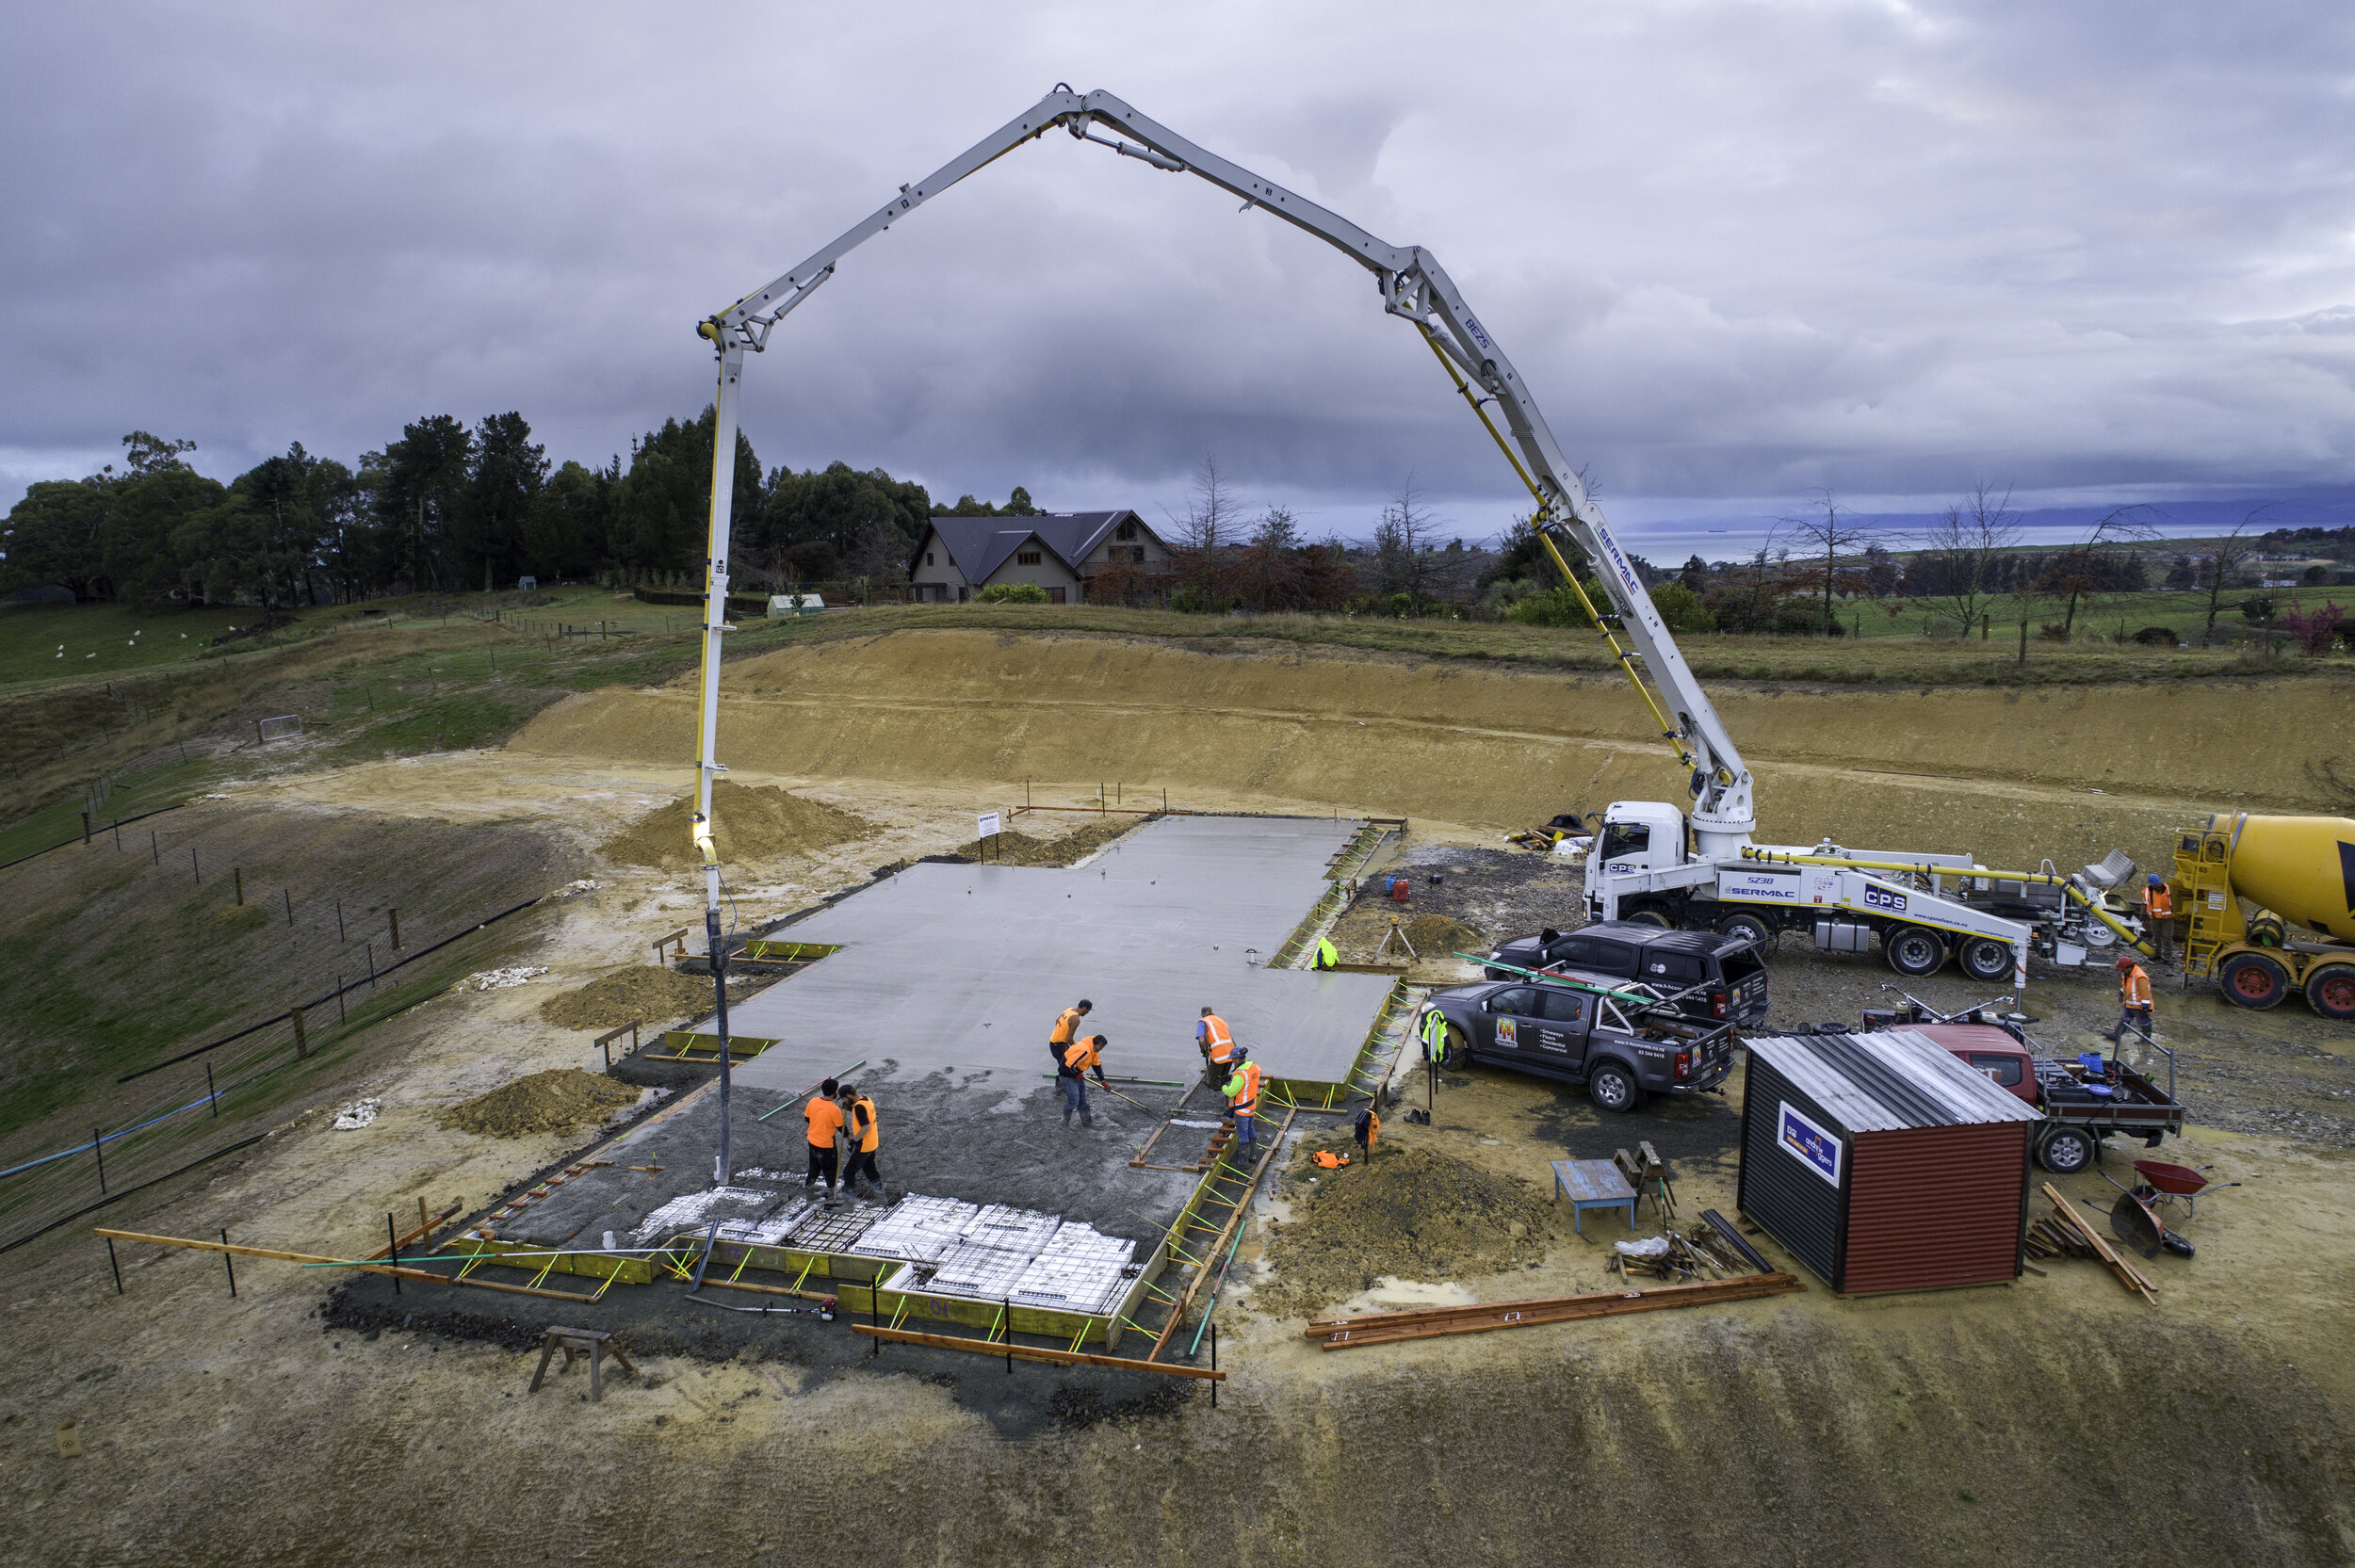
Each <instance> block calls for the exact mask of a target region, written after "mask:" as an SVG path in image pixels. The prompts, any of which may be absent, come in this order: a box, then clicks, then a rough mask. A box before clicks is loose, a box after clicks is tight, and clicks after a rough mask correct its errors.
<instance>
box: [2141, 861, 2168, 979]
mask: <svg viewBox="0 0 2355 1568" xmlns="http://www.w3.org/2000/svg"><path fill="white" fill-rule="evenodd" d="M2142 926H2143V929H2144V930H2146V931H2148V932H2149V933H2150V936H2151V944H2152V946H2153V947H2155V948H2156V949H2157V953H2156V957H2157V959H2158V961H2159V962H2161V963H2172V962H2175V894H2174V891H2173V890H2172V889H2171V888H2169V887H2168V885H2167V879H2166V878H2165V877H2152V879H2151V880H2150V881H2147V882H2145V883H2143V886H2142Z"/></svg>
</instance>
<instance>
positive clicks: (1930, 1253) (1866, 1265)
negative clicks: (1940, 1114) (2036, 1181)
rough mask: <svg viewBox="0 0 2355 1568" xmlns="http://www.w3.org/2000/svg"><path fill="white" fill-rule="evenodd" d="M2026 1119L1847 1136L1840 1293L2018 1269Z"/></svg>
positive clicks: (1997, 1277)
mask: <svg viewBox="0 0 2355 1568" xmlns="http://www.w3.org/2000/svg"><path fill="white" fill-rule="evenodd" d="M2027 1126H2028V1123H2024V1122H1997V1123H1989V1124H1987V1125H1983V1126H1975V1127H1914V1128H1908V1129H1907V1130H1906V1131H1903V1132H1877V1133H1859V1134H1857V1135H1856V1137H1855V1138H1854V1139H1853V1140H1852V1141H1851V1147H1852V1149H1853V1151H1854V1153H1853V1161H1854V1170H1853V1172H1852V1173H1851V1174H1850V1176H1849V1178H1848V1249H1847V1257H1846V1259H1845V1260H1844V1261H1845V1272H1844V1274H1843V1278H1842V1280H1841V1282H1840V1287H1841V1288H1842V1289H1843V1290H1845V1291H1847V1292H1849V1293H1850V1294H1860V1293H1865V1292H1871V1291H1879V1290H1931V1289H1937V1288H1939V1287H1941V1286H1944V1285H1990V1284H1994V1283H1996V1282H1998V1281H2002V1280H2008V1279H2012V1278H2015V1277H2017V1276H2018V1274H2019V1272H2020V1227H2021V1225H2022V1222H2023V1219H2024V1216H2023V1212H2022V1205H2023V1204H2025V1203H2026V1201H2027V1170H2028V1137H2027Z"/></svg>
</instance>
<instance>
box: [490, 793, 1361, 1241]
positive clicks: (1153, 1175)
mask: <svg viewBox="0 0 2355 1568" xmlns="http://www.w3.org/2000/svg"><path fill="white" fill-rule="evenodd" d="M1355 830H1356V824H1355V823H1349V822H1343V823H1340V824H1339V825H1336V824H1333V823H1330V822H1316V821H1300V820H1294V819H1267V818H1259V817H1172V818H1165V819H1163V820H1161V821H1159V822H1154V823H1150V824H1148V825H1146V826H1145V827H1144V828H1141V829H1139V830H1138V831H1137V832H1134V833H1132V834H1130V835H1129V837H1127V838H1125V839H1123V840H1121V841H1120V842H1119V843H1118V844H1116V845H1114V846H1113V847H1111V848H1109V849H1106V850H1105V851H1104V852H1103V853H1101V854H1100V855H1098V856H1097V857H1096V859H1095V860H1093V861H1091V862H1089V863H1088V864H1086V865H1078V866H1071V867H1067V868H1064V869H1060V870H1050V869H1043V868H1038V867H1027V866H995V865H990V866H980V865H918V866H913V867H911V868H909V869H908V870H906V871H903V872H901V874H899V875H898V876H896V877H892V878H888V879H886V880H885V881H883V882H880V883H878V884H877V885H875V886H873V887H870V888H865V889H862V890H861V891H860V892H858V893H857V894H856V895H854V896H853V897H849V898H845V899H843V900H842V901H841V902H840V903H839V904H836V905H835V906H834V907H833V908H831V909H828V910H825V911H823V912H821V913H818V914H816V915H813V916H811V917H809V918H808V919H805V920H803V921H800V922H798V923H796V924H795V925H793V926H791V927H789V928H788V929H787V930H786V931H783V932H780V933H779V935H780V936H788V937H790V938H792V939H795V940H799V941H804V942H824V943H840V944H842V950H841V951H840V952H837V953H835V954H832V955H830V956H829V957H827V958H824V959H821V960H820V961H819V962H817V963H815V964H812V965H811V966H810V967H809V968H807V969H804V970H803V971H801V972H800V973H799V974H796V975H794V976H792V977H791V978H788V979H785V980H782V981H780V982H778V983H777V984H775V985H773V986H771V987H770V988H769V989H768V990H766V991H763V992H761V993H760V994H757V995H755V996H754V997H752V998H751V999H749V1000H748V1001H747V1002H745V1003H744V1004H743V1005H742V1006H739V1007H737V1008H735V1009H732V1010H731V1011H730V1016H729V1024H730V1027H731V1029H732V1030H733V1032H735V1033H736V1034H739V1035H743V1036H749V1037H755V1038H770V1039H776V1040H779V1041H781V1042H782V1043H780V1044H778V1045H775V1046H772V1047H771V1048H770V1049H769V1050H768V1051H766V1052H764V1053H763V1054H762V1055H760V1056H759V1057H756V1058H755V1059H753V1060H751V1061H749V1062H746V1063H744V1064H743V1065H742V1066H740V1067H739V1068H738V1069H737V1070H736V1073H735V1075H734V1076H735V1086H734V1088H735V1107H736V1108H735V1114H734V1117H733V1119H732V1125H733V1129H734V1132H733V1137H734V1164H735V1169H736V1172H737V1181H736V1184H735V1185H736V1186H737V1187H739V1188H746V1189H764V1190H767V1191H769V1192H771V1194H773V1201H771V1202H769V1203H767V1204H754V1205H753V1208H754V1209H756V1210H759V1211H760V1212H773V1211H776V1210H779V1209H782V1208H783V1207H785V1206H786V1205H788V1204H792V1203H794V1202H796V1201H798V1198H799V1196H800V1194H801V1192H802V1188H801V1182H800V1177H801V1174H802V1170H803V1166H804V1152H805V1145H804V1140H803V1123H802V1117H801V1115H800V1103H801V1100H802V1098H803V1097H804V1095H806V1094H807V1093H808V1091H809V1090H810V1088H811V1086H812V1085H814V1084H815V1083H816V1082H817V1081H818V1080H819V1079H820V1078H822V1077H825V1076H827V1075H830V1074H833V1073H835V1072H836V1071H837V1070H839V1069H842V1068H846V1067H848V1066H850V1065H851V1064H852V1063H853V1062H856V1061H860V1060H862V1059H863V1060H864V1061H865V1063H866V1065H864V1066H862V1067H860V1068H859V1069H858V1071H857V1073H856V1074H855V1078H856V1081H857V1082H858V1084H859V1085H860V1087H861V1088H862V1089H864V1090H866V1091H869V1092H870V1093H872V1094H873V1095H874V1096H875V1098H876V1100H877V1102H878V1106H879V1108H880V1110H881V1113H882V1122H883V1151H882V1166H883V1172H884V1176H885V1180H886V1182H888V1183H889V1185H890V1188H891V1190H892V1192H893V1194H894V1195H895V1196H896V1195H897V1194H899V1193H901V1192H905V1191H911V1190H912V1191H916V1192H922V1193H931V1194H935V1195H938V1196H941V1197H947V1198H955V1199H959V1200H962V1201H964V1202H967V1203H973V1204H990V1203H1001V1204H1017V1205H1020V1206H1023V1207H1028V1208H1036V1209H1042V1210H1045V1211H1048V1212H1049V1213H1054V1214H1061V1215H1063V1216H1064V1217H1066V1218H1068V1219H1072V1220H1085V1221H1087V1222H1089V1223H1091V1224H1093V1225H1095V1226H1096V1228H1097V1229H1098V1230H1101V1231H1103V1232H1105V1233H1107V1234H1109V1235H1115V1236H1122V1237H1129V1238H1130V1239H1133V1240H1135V1241H1137V1242H1138V1243H1140V1245H1141V1247H1149V1246H1151V1245H1152V1244H1153V1243H1154V1242H1156V1241H1157V1240H1158V1239H1159V1234H1160V1232H1161V1229H1163V1228H1164V1227H1166V1226H1167V1225H1168V1223H1169V1222H1170V1220H1172V1219H1174V1218H1175V1216H1176V1214H1177V1212H1178V1206H1179V1205H1180V1204H1183V1202H1184V1201H1185V1197H1186V1194H1187V1193H1189V1192H1190V1191H1192V1190H1193V1188H1194V1181H1195V1179H1196V1178H1195V1177H1194V1175H1192V1174H1191V1173H1188V1172H1174V1171H1154V1170H1144V1171H1140V1170H1134V1169H1131V1168H1130V1167H1129V1156H1130V1155H1131V1154H1132V1153H1133V1152H1134V1151H1135V1149H1136V1148H1137V1146H1138V1145H1139V1144H1141V1143H1143V1142H1144V1141H1145V1138H1146V1137H1147V1136H1148V1135H1149V1134H1150V1133H1151V1131H1152V1130H1153V1128H1154V1127H1156V1126H1158V1125H1159V1124H1160V1123H1161V1119H1162V1117H1163V1116H1165V1115H1167V1114H1168V1113H1169V1112H1170V1110H1171V1109H1172V1108H1174V1107H1177V1106H1178V1103H1179V1101H1180V1099H1181V1098H1182V1099H1183V1100H1184V1101H1185V1102H1186V1104H1187V1109H1186V1110H1185V1112H1184V1115H1185V1116H1186V1117H1187V1118H1189V1119H1192V1120H1195V1121H1203V1120H1211V1121H1214V1120H1215V1119H1216V1116H1217V1107H1218V1105H1219V1103H1220V1102H1219V1101H1218V1098H1217V1096H1216V1094H1215V1092H1214V1091H1211V1090H1210V1089H1208V1088H1207V1087H1205V1086H1203V1085H1202V1084H1201V1082H1200V1079H1201V1075H1202V1072H1201V1058H1200V1056H1199V1054H1198V1053H1197V1052H1196V1051H1195V1049H1194V1019H1195V1018H1196V1016H1198V1015H1199V1013H1200V1010H1201V1009H1202V1008H1203V1006H1204V1005H1205V1004H1208V1005H1210V1006H1212V1007H1215V1008H1216V1009H1217V1010H1219V1013H1220V1016H1222V1017H1224V1018H1225V1019H1226V1021H1227V1022H1228V1024H1230V1025H1231V1026H1233V1028H1234V1031H1235V1036H1236V1038H1237V1039H1238V1040H1240V1041H1242V1043H1244V1044H1246V1045H1248V1046H1250V1047H1251V1050H1252V1054H1253V1055H1254V1056H1255V1057H1256V1058H1257V1059H1259V1061H1260V1062H1261V1063H1262V1064H1263V1065H1264V1066H1265V1067H1266V1069H1267V1070H1268V1072H1269V1073H1270V1074H1271V1075H1275V1076H1278V1077H1294V1078H1300V1079H1305V1080H1308V1081H1312V1082H1334V1081H1338V1080H1340V1079H1341V1078H1343V1077H1345V1076H1346V1075H1348V1073H1349V1071H1350V1068H1351V1066H1352V1065H1353V1064H1354V1062H1355V1061H1356V1053H1357V1050H1358V1048H1359V1046H1360V1045H1361V1044H1362V1043H1364V1041H1365V1037H1366V1034H1367V1032H1368V1030H1369V1029H1371V1028H1372V1026H1373V1022H1374V1019H1375V1017H1376V1015H1377V1013H1378V1012H1379V1010H1380V1009H1381V1006H1382V1003H1383V1000H1384V998H1385V997H1386V996H1387V995H1388V994H1389V986H1390V982H1389V979H1388V978H1386V977H1383V976H1379V975H1315V974H1310V973H1308V972H1307V971H1302V970H1278V971H1275V972H1269V971H1267V970H1265V969H1262V968H1259V967H1257V966H1255V964H1254V962H1251V961H1252V959H1254V958H1256V959H1258V960H1259V961H1264V960H1266V959H1267V958H1270V957H1272V956H1273V955H1274V954H1275V949H1276V948H1277V947H1278V946H1282V944H1283V942H1284V939H1285V938H1286V937H1287V936H1289V935H1291V931H1292V929H1293V928H1294V927H1295V926H1297V925H1298V924H1299V923H1300V921H1301V920H1302V919H1303V918H1304V917H1305V916H1306V915H1307V913H1308V912H1309V910H1310V909H1311V908H1313V907H1314V905H1315V903H1316V900H1317V898H1318V897H1320V896H1321V895H1322V894H1323V893H1324V891H1325V889H1326V887H1327V886H1328V885H1329V884H1328V883H1327V882H1326V881H1325V880H1324V866H1325V864H1326V862H1327V861H1328V860H1329V859H1330V858H1331V856H1332V854H1333V852H1334V850H1336V849H1340V847H1341V846H1342V845H1343V844H1345V843H1346V842H1348V839H1349V837H1350V836H1351V834H1352V833H1353V832H1355ZM1252 948H1256V949H1257V953H1256V954H1251V953H1247V952H1246V949H1252ZM1081 996H1087V997H1089V998H1091V999H1093V1000H1094V1001H1095V1003H1096V1010H1095V1011H1094V1012H1093V1013H1091V1014H1090V1015H1089V1018H1088V1024H1089V1027H1090V1030H1091V1032H1101V1033H1103V1034H1106V1035H1109V1036H1111V1038H1112V1044H1111V1045H1110V1046H1108V1047H1107V1050H1106V1057H1107V1068H1108V1070H1109V1071H1110V1072H1111V1073H1112V1074H1113V1075H1115V1076H1116V1077H1117V1076H1136V1077H1145V1078H1162V1079H1178V1080H1182V1081H1183V1082H1184V1083H1185V1084H1186V1085H1187V1086H1188V1087H1187V1089H1186V1090H1184V1091H1179V1090H1178V1089H1164V1088H1147V1087H1144V1086H1140V1085H1128V1086H1125V1088H1126V1091H1127V1092H1129V1094H1131V1095H1132V1096H1134V1097H1135V1098H1136V1099H1138V1100H1140V1101H1143V1102H1144V1105H1143V1106H1142V1107H1140V1106H1133V1105H1129V1104H1128V1103H1126V1102H1124V1101H1122V1100H1119V1099H1116V1098H1113V1097H1112V1096H1109V1095H1106V1094H1105V1093H1104V1092H1103V1091H1100V1090H1094V1091H1091V1094H1090V1098H1091V1099H1092V1100H1093V1101H1094V1105H1095V1113H1096V1126H1095V1127H1093V1128H1082V1127H1080V1126H1076V1125H1073V1126H1066V1125H1065V1124H1064V1122H1063V1119H1062V1112H1061V1105H1060V1096H1059V1094H1058V1092H1057V1090H1056V1087H1055V1085H1054V1084H1053V1083H1052V1082H1051V1081H1050V1080H1049V1079H1048V1076H1047V1074H1048V1071H1049V1063H1048V1053H1047V1034H1048V1029H1049V1028H1050V1027H1051V1026H1053V1023H1054V1019H1055V1015H1056V1013H1058V1012H1060V1011H1061V1010H1063V1009H1064V1008H1065V1007H1067V1006H1069V1005H1070V1004H1071V1003H1073V1002H1075V1001H1077V1000H1079V998H1080V997H1081ZM697 1027H698V1028H699V1029H704V1030H708V1028H709V1027H710V1022H709V1020H705V1021H704V1022H703V1023H701V1024H699V1025H697ZM772 1108H773V1109H776V1114H775V1115H773V1116H771V1118H770V1120H768V1121H767V1122H765V1123H764V1122H760V1121H757V1120H755V1118H757V1117H758V1116H759V1115H760V1114H761V1113H762V1112H764V1111H769V1110H771V1109H772ZM718 1112H719V1107H718V1103H717V1096H716V1094H714V1093H713V1092H712V1091H711V1090H710V1089H709V1088H708V1087H707V1088H706V1089H705V1090H704V1091H701V1092H700V1093H698V1094H697V1095H696V1097H695V1099H694V1102H693V1103H692V1104H689V1105H684V1106H681V1107H678V1108H677V1110H676V1111H675V1112H674V1113H673V1114H672V1115H670V1116H667V1117H665V1118H663V1119H662V1120H661V1121H660V1122H659V1123H657V1124H655V1125H651V1126H647V1127H644V1128H642V1129H639V1130H637V1131H634V1132H632V1133H630V1134H629V1135H628V1136H627V1137H626V1138H625V1139H624V1140H623V1141H622V1142H621V1143H620V1144H617V1145H616V1146H614V1147H613V1148H611V1149H609V1150H608V1151H606V1154H605V1156H603V1157H606V1158H609V1159H610V1160H611V1161H612V1162H613V1163H612V1164H611V1165H609V1166H607V1167H602V1168H599V1169H595V1170H592V1171H590V1172H586V1173H584V1174H583V1175H581V1176H578V1177H576V1178H575V1179H574V1180H572V1181H570V1182H568V1183H566V1184H565V1185H563V1186H561V1187H560V1188H555V1189H554V1190H553V1191H551V1192H550V1193H549V1194H548V1196H547V1197H546V1198H545V1199H544V1201H543V1202H541V1203H539V1204H534V1205H532V1206H531V1207H530V1208H528V1209H527V1210H526V1211H525V1212H524V1213H523V1214H522V1215H520V1216H518V1217H516V1218H515V1219H514V1220H512V1221H510V1222H507V1223H506V1224H505V1225H504V1227H503V1234H505V1235H508V1236H510V1237H513V1238H515V1239H519V1240H529V1241H534V1242H540V1243H544V1244H550V1245H555V1244H563V1243H568V1242H569V1243H571V1244H573V1245H588V1246H595V1245H598V1244H599V1242H600V1240H601V1239H602V1237H603V1236H604V1234H605V1233H606V1232H607V1231H611V1232H613V1233H615V1235H616V1237H617V1238H619V1239H620V1240H621V1244H622V1245H625V1246H626V1245H629V1240H628V1237H630V1236H631V1235H632V1233H634V1232H635V1231H636V1230H637V1229H638V1228H639V1227H640V1226H642V1224H644V1223H645V1221H646V1220H647V1217H648V1216H649V1215H650V1214H651V1213H652V1212H653V1211H654V1210H655V1209H657V1208H658V1207H659V1206H660V1205H661V1204H665V1203H667V1202H669V1201H671V1200H673V1199H674V1198H677V1197H679V1196H681V1195H683V1194H686V1193H691V1192H697V1191H701V1190H703V1189H705V1188H708V1187H710V1185H711V1175H712V1154H713V1151H714V1149H715V1148H716V1147H717V1144H718V1140H719V1115H718ZM1208 1136H1209V1135H1208V1134H1207V1133H1205V1132H1203V1131H1201V1130H1199V1128H1188V1129H1185V1130H1183V1131H1182V1132H1181V1131H1178V1130H1173V1131H1172V1133H1171V1134H1170V1136H1169V1137H1168V1138H1166V1139H1165V1140H1163V1145H1162V1147H1161V1149H1160V1150H1158V1151H1157V1153H1156V1156H1155V1158H1156V1159H1157V1160H1166V1161H1167V1162H1168V1163H1170V1164H1179V1165H1182V1164H1185V1163H1188V1162H1190V1161H1191V1160H1192V1159H1193V1158H1194V1156H1197V1155H1198V1154H1200V1153H1201V1151H1202V1148H1203V1145H1204V1144H1205V1142H1206V1141H1207V1140H1208ZM632 1166H640V1167H653V1168H654V1169H652V1170H635V1171H633V1170H631V1169H630V1167H632ZM728 1213H729V1214H731V1215H739V1217H741V1218H746V1219H750V1218H754V1213H753V1212H752V1211H750V1210H745V1211H742V1212H741V1213H740V1214H739V1208H738V1207H731V1208H730V1209H729V1210H728Z"/></svg>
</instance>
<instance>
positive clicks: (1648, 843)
mask: <svg viewBox="0 0 2355 1568" xmlns="http://www.w3.org/2000/svg"><path fill="white" fill-rule="evenodd" d="M1684 850H1685V826H1684V814H1683V813H1682V812H1681V811H1679V810H1677V809H1676V807H1674V806H1671V805H1667V804H1665V803H1663V802H1661V801H1658V800H1614V801H1612V802H1611V804H1610V806H1609V807H1607V808H1606V809H1605V810H1604V812H1603V814H1602V827H1601V829H1600V832H1598V833H1597V835H1596V838H1595V847H1594V848H1593V849H1590V850H1589V851H1587V855H1586V893H1587V897H1588V898H1589V899H1590V900H1591V899H1592V898H1594V897H1596V896H1597V895H1598V894H1600V891H1601V888H1602V883H1603V881H1604V879H1606V878H1609V877H1624V876H1627V875H1629V874H1631V873H1632V872H1638V871H1665V870H1667V869H1669V868H1670V867H1672V866H1678V865H1683V864H1684V859H1685V853H1684Z"/></svg>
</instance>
